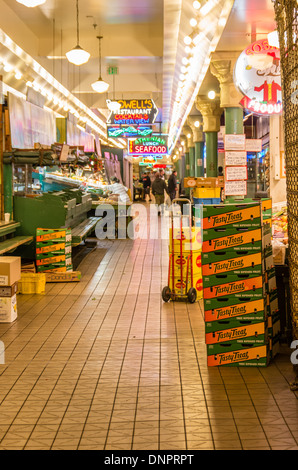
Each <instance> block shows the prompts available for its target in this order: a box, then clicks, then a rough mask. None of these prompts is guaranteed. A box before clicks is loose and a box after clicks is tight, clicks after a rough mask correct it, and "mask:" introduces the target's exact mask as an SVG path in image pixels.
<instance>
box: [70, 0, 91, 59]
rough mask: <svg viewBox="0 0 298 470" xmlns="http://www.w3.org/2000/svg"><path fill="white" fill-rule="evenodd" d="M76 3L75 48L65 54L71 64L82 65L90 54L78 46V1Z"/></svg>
mask: <svg viewBox="0 0 298 470" xmlns="http://www.w3.org/2000/svg"><path fill="white" fill-rule="evenodd" d="M76 1H77V4H76V5H77V46H76V47H75V48H74V49H72V50H71V51H69V52H67V53H66V57H67V59H68V61H69V62H70V63H71V64H74V65H83V64H86V62H88V60H89V58H90V54H89V52H87V51H84V49H82V48H81V46H80V24H79V0H76Z"/></svg>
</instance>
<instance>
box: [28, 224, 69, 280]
mask: <svg viewBox="0 0 298 470" xmlns="http://www.w3.org/2000/svg"><path fill="white" fill-rule="evenodd" d="M36 267H37V272H38V273H53V272H60V273H64V272H68V271H72V270H73V266H72V248H71V229H41V228H40V229H37V231H36Z"/></svg>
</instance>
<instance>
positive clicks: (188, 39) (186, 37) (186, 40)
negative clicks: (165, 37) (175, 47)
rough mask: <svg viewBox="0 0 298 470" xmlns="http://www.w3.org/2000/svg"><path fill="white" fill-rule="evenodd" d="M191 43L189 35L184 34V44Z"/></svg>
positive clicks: (188, 44)
mask: <svg viewBox="0 0 298 470" xmlns="http://www.w3.org/2000/svg"><path fill="white" fill-rule="evenodd" d="M191 43H192V39H191V37H190V36H185V38H184V44H186V45H187V46H190V45H191Z"/></svg>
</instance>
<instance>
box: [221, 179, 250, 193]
mask: <svg viewBox="0 0 298 470" xmlns="http://www.w3.org/2000/svg"><path fill="white" fill-rule="evenodd" d="M225 194H226V196H243V195H245V194H247V183H246V181H226V183H225Z"/></svg>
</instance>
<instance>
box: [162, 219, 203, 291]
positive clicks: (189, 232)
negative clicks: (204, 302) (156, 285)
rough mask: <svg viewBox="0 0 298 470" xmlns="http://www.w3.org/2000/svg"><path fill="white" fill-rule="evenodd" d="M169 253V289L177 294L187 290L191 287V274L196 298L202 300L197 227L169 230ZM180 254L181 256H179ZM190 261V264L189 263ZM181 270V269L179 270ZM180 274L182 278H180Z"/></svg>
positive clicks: (200, 241)
mask: <svg viewBox="0 0 298 470" xmlns="http://www.w3.org/2000/svg"><path fill="white" fill-rule="evenodd" d="M169 251H170V255H172V257H171V262H170V286H169V287H170V288H171V289H172V288H174V289H175V291H177V292H179V291H180V290H181V288H182V289H183V291H184V292H185V289H186V288H187V290H189V289H190V288H191V287H192V286H191V272H192V273H193V287H194V288H195V289H196V291H197V294H198V298H202V290H203V281H202V259H201V254H202V240H201V229H200V228H199V227H192V228H189V227H183V228H182V230H181V228H175V227H174V228H173V230H172V228H170V243H169ZM191 253H192V256H191ZM181 254H182V255H181ZM191 259H192V262H191ZM181 268H182V269H181ZM181 272H182V277H181Z"/></svg>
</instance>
